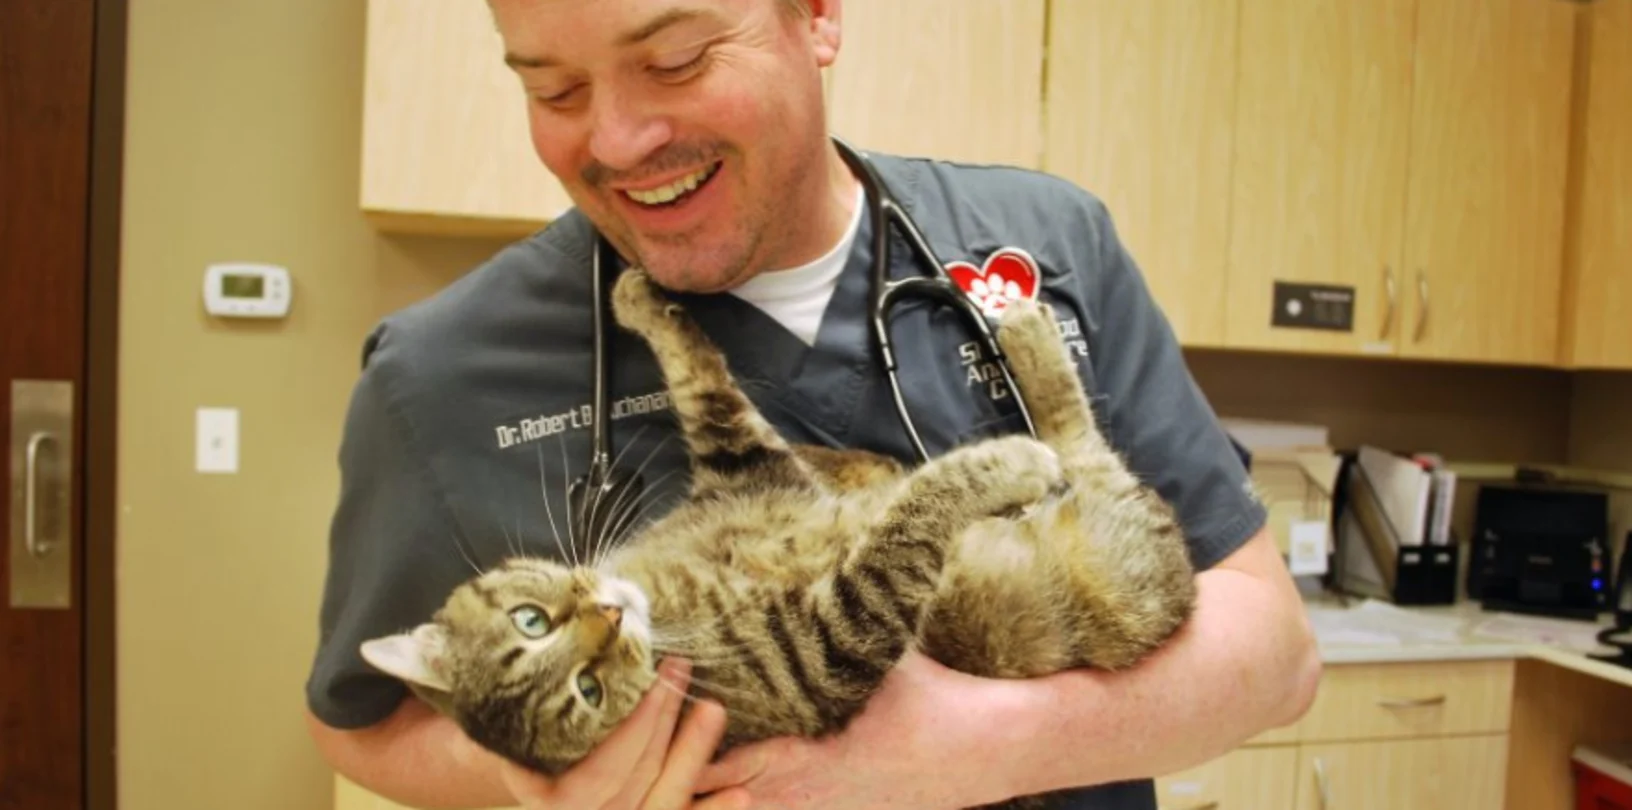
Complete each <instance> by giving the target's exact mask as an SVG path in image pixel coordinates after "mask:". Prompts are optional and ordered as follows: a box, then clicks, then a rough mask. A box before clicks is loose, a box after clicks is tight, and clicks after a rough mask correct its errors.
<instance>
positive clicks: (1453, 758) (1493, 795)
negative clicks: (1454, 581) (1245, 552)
mask: <svg viewBox="0 0 1632 810" xmlns="http://www.w3.org/2000/svg"><path fill="white" fill-rule="evenodd" d="M1513 673H1514V662H1513V661H1511V660H1491V661H1433V662H1405V663H1368V664H1335V665H1328V666H1327V667H1326V669H1325V674H1324V676H1323V677H1322V679H1321V684H1320V690H1319V692H1318V693H1317V695H1316V697H1315V701H1314V703H1313V704H1312V705H1311V706H1310V707H1309V711H1307V712H1305V713H1304V716H1303V717H1302V718H1301V719H1300V720H1299V721H1298V722H1297V723H1295V724H1294V725H1292V726H1289V727H1288V728H1287V729H1286V730H1283V732H1284V733H1277V734H1275V735H1273V736H1267V735H1266V736H1261V737H1259V738H1255V739H1253V740H1252V741H1250V742H1249V743H1248V744H1247V745H1245V746H1243V747H1241V748H1238V749H1236V750H1234V751H1231V752H1230V753H1229V754H1227V755H1225V756H1223V757H1220V758H1219V759H1216V760H1214V761H1212V762H1208V763H1206V764H1204V765H1202V766H1200V767H1197V768H1192V769H1190V770H1187V771H1185V772H1182V773H1178V774H1172V775H1169V776H1165V777H1163V778H1161V779H1158V780H1157V791H1158V794H1159V795H1160V797H1161V803H1162V807H1163V808H1187V807H1214V808H1215V810H1233V808H1255V809H1257V808H1297V809H1298V810H1336V809H1337V808H1348V807H1367V808H1369V807H1402V808H1404V807H1433V808H1453V810H1501V808H1503V807H1504V801H1505V798H1504V794H1505V784H1506V782H1507V780H1506V777H1505V774H1506V772H1507V752H1508V732H1509V728H1510V726H1511V723H1512V702H1513V684H1514V674H1513ZM1470 772H1471V774H1472V775H1471V776H1469V773H1470ZM1464 779H1466V781H1464ZM1214 802H1216V803H1217V804H1216V805H1214V804H1212V803H1214Z"/></svg>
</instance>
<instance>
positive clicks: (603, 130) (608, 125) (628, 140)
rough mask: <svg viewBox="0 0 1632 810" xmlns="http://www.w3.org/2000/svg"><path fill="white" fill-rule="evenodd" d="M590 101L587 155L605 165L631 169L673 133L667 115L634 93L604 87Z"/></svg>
mask: <svg viewBox="0 0 1632 810" xmlns="http://www.w3.org/2000/svg"><path fill="white" fill-rule="evenodd" d="M591 103H592V104H593V105H595V107H594V117H593V119H592V122H591V126H592V127H593V129H592V131H591V132H590V136H589V151H590V155H591V156H592V157H594V158H595V160H596V161H598V162H600V163H601V164H603V165H605V166H606V167H607V168H608V169H611V170H613V171H627V170H630V169H634V168H635V167H638V166H639V165H640V164H641V163H642V162H643V161H645V160H646V159H647V158H648V157H650V156H651V155H652V154H653V153H654V152H656V151H657V150H659V149H661V148H663V145H664V144H666V143H668V142H669V140H670V139H671V138H672V137H673V130H672V128H671V127H670V125H669V121H668V119H667V117H666V116H664V115H662V114H660V112H659V111H658V110H657V109H655V108H654V106H653V105H652V104H651V103H650V102H648V101H645V100H643V99H642V98H640V97H638V96H635V95H631V94H629V93H623V92H619V91H618V90H615V89H606V90H603V91H602V92H600V93H597V94H596V96H595V98H594V100H593V101H591Z"/></svg>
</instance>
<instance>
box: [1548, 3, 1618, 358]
mask: <svg viewBox="0 0 1632 810" xmlns="http://www.w3.org/2000/svg"><path fill="white" fill-rule="evenodd" d="M1579 47H1580V48H1581V58H1580V59H1578V60H1577V64H1578V65H1579V66H1580V72H1579V74H1578V75H1579V76H1580V79H1581V82H1582V88H1581V92H1580V93H1579V94H1578V99H1579V104H1580V107H1579V110H1578V117H1577V119H1576V122H1575V124H1576V132H1577V135H1578V138H1577V141H1576V145H1575V148H1576V165H1575V167H1574V170H1573V172H1572V178H1571V187H1572V190H1573V200H1572V202H1573V205H1572V216H1571V221H1572V224H1573V226H1574V227H1573V228H1571V232H1570V233H1569V236H1568V239H1569V242H1568V245H1569V247H1568V248H1567V250H1566V254H1565V255H1566V263H1567V267H1568V271H1567V275H1566V281H1565V289H1566V293H1565V306H1564V312H1563V318H1564V349H1563V352H1562V353H1563V358H1564V363H1565V364H1566V365H1569V366H1574V367H1580V368H1613V369H1628V368H1632V3H1629V2H1625V0H1619V1H1618V2H1605V3H1594V4H1593V5H1592V7H1591V9H1590V11H1589V12H1588V13H1587V15H1586V18H1585V21H1584V24H1583V37H1582V39H1581V41H1580V43H1579Z"/></svg>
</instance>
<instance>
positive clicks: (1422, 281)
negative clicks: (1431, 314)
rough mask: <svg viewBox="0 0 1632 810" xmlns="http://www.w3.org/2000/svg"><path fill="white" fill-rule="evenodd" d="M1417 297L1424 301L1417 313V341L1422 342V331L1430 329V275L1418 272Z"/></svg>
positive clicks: (1419, 270)
mask: <svg viewBox="0 0 1632 810" xmlns="http://www.w3.org/2000/svg"><path fill="white" fill-rule="evenodd" d="M1417 297H1418V298H1420V299H1422V308H1421V309H1420V310H1418V311H1417V335H1416V339H1417V340H1419V341H1420V340H1422V330H1424V329H1426V328H1428V274H1427V273H1424V272H1422V270H1421V269H1418V270H1417Z"/></svg>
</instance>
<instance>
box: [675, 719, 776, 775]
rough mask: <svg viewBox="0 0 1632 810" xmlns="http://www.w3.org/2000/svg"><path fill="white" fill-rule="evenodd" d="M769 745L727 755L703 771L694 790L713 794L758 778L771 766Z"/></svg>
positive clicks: (749, 747)
mask: <svg viewBox="0 0 1632 810" xmlns="http://www.w3.org/2000/svg"><path fill="white" fill-rule="evenodd" d="M722 711H723V710H722ZM768 745H770V743H755V744H753V745H748V746H744V747H742V748H738V749H736V750H735V751H732V752H730V753H728V754H726V755H725V756H724V757H721V758H720V761H719V762H716V763H714V764H713V765H709V766H708V767H706V768H704V769H703V770H702V773H701V774H700V775H699V776H698V777H697V779H696V780H695V782H696V783H695V784H694V785H692V790H693V791H694V792H696V793H713V792H714V791H717V790H724V789H725V788H728V787H731V786H733V785H740V784H743V783H744V782H747V781H748V780H750V779H752V778H754V777H756V776H758V775H759V774H760V773H762V772H764V770H765V766H766V765H768V764H770V750H769V748H767V746H768Z"/></svg>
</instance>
